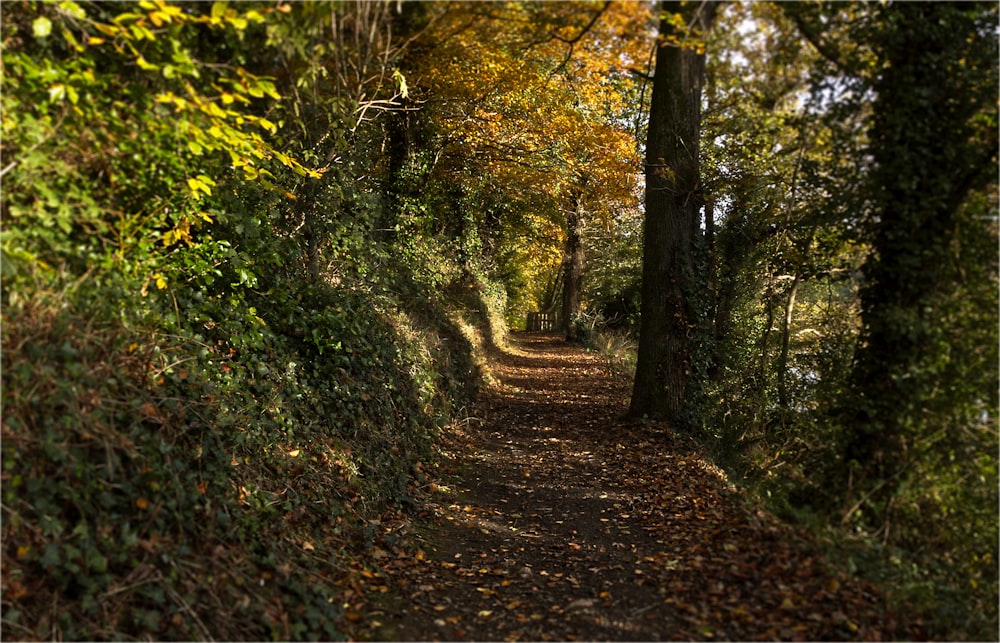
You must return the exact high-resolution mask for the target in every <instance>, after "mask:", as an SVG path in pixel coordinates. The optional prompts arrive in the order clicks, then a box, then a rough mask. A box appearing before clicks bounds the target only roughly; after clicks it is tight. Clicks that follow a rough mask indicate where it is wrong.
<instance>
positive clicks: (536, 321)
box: [527, 313, 556, 331]
mask: <svg viewBox="0 0 1000 643" xmlns="http://www.w3.org/2000/svg"><path fill="white" fill-rule="evenodd" d="M555 329H556V316H555V315H554V314H552V313H528V326H527V330H535V331H539V330H548V331H551V330H555Z"/></svg>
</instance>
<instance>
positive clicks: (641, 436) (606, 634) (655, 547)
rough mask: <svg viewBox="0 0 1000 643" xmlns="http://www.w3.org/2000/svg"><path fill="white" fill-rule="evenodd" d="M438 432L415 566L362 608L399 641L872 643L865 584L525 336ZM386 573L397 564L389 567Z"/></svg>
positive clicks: (392, 577)
mask: <svg viewBox="0 0 1000 643" xmlns="http://www.w3.org/2000/svg"><path fill="white" fill-rule="evenodd" d="M512 344H513V347H512V349H511V350H509V351H508V352H507V353H506V354H504V356H503V357H502V359H501V360H500V363H499V364H497V365H496V366H495V371H494V372H495V375H496V376H497V380H498V382H499V383H498V385H497V386H496V387H495V388H494V390H492V391H490V392H488V393H486V394H485V395H484V398H483V399H482V400H481V402H480V404H479V407H478V409H477V413H476V415H477V418H476V419H474V420H471V421H469V422H468V423H466V424H465V426H464V428H462V427H456V428H455V429H454V432H453V433H452V434H451V435H450V436H448V439H447V440H446V446H445V453H444V455H445V457H446V460H450V461H451V463H452V464H451V466H452V468H453V470H454V471H455V472H456V475H455V479H454V480H453V481H452V482H449V483H448V484H446V485H442V486H441V487H440V488H439V489H438V490H437V492H436V493H434V494H432V495H431V496H430V499H429V502H428V504H427V506H426V508H425V515H427V516H428V519H427V520H426V521H425V523H426V524H425V525H423V526H422V527H421V533H422V534H423V538H424V539H425V542H424V545H423V549H422V550H421V551H419V552H418V555H417V556H416V559H417V560H416V561H414V563H413V564H411V565H409V566H405V567H401V568H394V567H391V566H387V572H386V573H387V574H388V576H389V580H388V582H389V593H388V595H387V598H386V600H383V601H382V602H381V603H382V607H381V610H379V611H377V612H376V613H374V614H372V615H370V618H372V619H377V621H378V623H377V624H375V623H373V624H372V625H373V629H372V636H373V638H381V639H395V640H477V641H483V640H649V641H652V640H693V639H702V640H708V639H782V640H838V639H839V640H844V639H880V638H884V637H885V636H887V633H886V631H885V627H884V622H883V620H884V619H883V617H882V616H881V614H880V609H879V602H878V599H877V597H876V595H875V594H874V593H873V592H872V591H871V589H870V588H868V587H867V586H864V585H862V584H860V583H857V582H854V581H852V580H850V579H849V578H848V577H847V575H846V574H838V573H836V572H835V571H831V570H828V569H827V568H826V567H825V566H824V564H823V563H822V562H821V561H820V557H819V556H818V555H816V553H815V552H814V551H812V548H811V546H810V545H809V544H808V542H807V541H806V540H805V539H803V538H802V537H801V536H800V535H799V534H797V533H796V532H794V531H792V530H791V529H789V528H787V527H783V526H781V525H779V524H778V523H777V522H776V521H774V520H772V519H771V518H770V517H769V516H767V515H766V514H764V513H763V512H761V511H759V510H755V509H753V508H751V507H750V505H749V503H748V502H747V501H746V500H745V499H744V498H743V497H742V496H741V495H740V494H739V493H738V492H736V491H735V490H734V489H733V488H732V487H731V486H730V485H728V484H727V482H726V481H725V479H724V477H723V476H722V474H721V472H719V471H718V470H717V469H715V468H714V467H712V466H711V465H709V464H707V463H705V462H704V461H703V460H702V459H701V458H700V457H699V456H698V455H697V454H696V452H695V451H694V450H693V449H692V448H691V447H690V445H685V444H684V443H682V442H681V441H679V440H677V439H676V438H673V437H670V435H669V434H668V432H667V431H666V430H664V429H663V428H662V427H655V426H644V425H641V424H638V423H635V422H630V421H627V420H625V419H624V414H625V411H626V409H627V400H628V390H627V385H625V384H623V383H621V382H620V381H616V380H614V379H613V378H611V377H609V376H608V375H607V374H606V373H605V371H604V369H603V368H602V366H601V363H600V361H599V360H598V358H597V357H595V356H593V355H588V354H586V353H584V352H583V351H581V350H580V349H579V348H576V347H573V346H570V345H567V344H565V343H564V342H562V340H561V338H559V337H557V336H554V335H550V334H538V333H522V334H519V335H516V336H515V337H514V338H513V340H512ZM394 569H395V570H396V571H395V572H394V571H393V570H394Z"/></svg>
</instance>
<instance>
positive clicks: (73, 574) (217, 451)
mask: <svg viewBox="0 0 1000 643" xmlns="http://www.w3.org/2000/svg"><path fill="white" fill-rule="evenodd" d="M0 11H2V22H3V25H4V32H3V50H2V52H3V53H2V55H3V67H2V74H3V76H2V81H3V92H2V97H0V100H2V112H0V113H2V131H3V156H4V164H3V168H2V169H0V176H2V180H3V194H2V215H3V216H2V223H0V226H2V233H3V234H2V245H0V260H2V266H0V268H2V287H3V292H2V309H3V312H2V315H3V318H2V333H3V335H2V344H3V355H2V357H3V409H2V415H3V425H2V426H3V435H2V438H3V439H2V455H3V463H2V483H3V484H2V495H3V501H2V509H3V516H2V542H3V579H2V585H3V586H2V595H3V613H2V628H3V632H4V637H5V638H16V639H78V640H79V639H84V640H86V639H91V640H98V639H186V640H208V639H222V640H237V639H251V640H260V639H271V638H274V639H284V640H287V639H309V638H323V639H337V638H344V637H345V636H346V634H344V632H345V631H346V625H345V623H348V622H349V620H350V619H349V618H346V620H345V617H344V614H343V613H344V612H345V609H344V603H345V601H348V600H349V597H350V596H351V592H352V591H353V590H352V589H351V588H352V583H354V582H355V580H356V579H357V578H364V574H365V573H370V572H368V569H367V567H365V565H366V564H369V563H370V562H371V560H372V558H371V554H372V552H375V551H379V550H381V551H384V550H385V548H386V547H388V546H389V545H390V544H391V541H392V538H393V536H394V534H395V533H396V532H397V530H398V527H399V525H400V521H401V520H402V518H401V516H402V515H403V514H402V513H400V510H401V509H405V507H406V505H407V503H408V502H410V501H412V499H413V498H414V497H415V496H416V495H417V494H420V493H421V487H422V485H424V484H425V483H427V482H428V480H427V478H426V477H425V472H426V470H427V469H426V467H427V466H429V465H428V463H429V462H430V461H431V460H430V456H431V455H432V446H433V444H434V442H435V437H436V436H437V434H438V432H439V431H440V430H441V429H442V427H443V426H445V425H446V424H447V423H448V422H449V421H451V420H452V419H454V418H459V417H461V416H462V410H463V407H464V404H465V403H466V402H467V401H468V400H469V399H470V397H471V396H472V395H473V394H474V393H475V388H476V386H477V382H478V381H479V378H480V373H479V369H480V366H481V364H482V351H483V350H484V349H483V346H484V345H483V341H491V340H492V339H493V338H494V336H495V334H496V333H497V332H499V333H502V329H503V325H502V324H503V322H502V319H503V316H502V311H503V309H504V307H505V303H504V301H503V299H504V296H505V294H504V293H505V291H504V289H503V288H502V287H498V286H496V285H492V284H493V283H494V282H493V279H492V274H493V269H492V268H491V265H492V263H491V259H490V257H489V256H487V255H486V254H484V253H482V252H481V249H482V244H481V243H480V242H479V240H478V229H477V225H478V223H477V222H478V221H479V220H481V218H482V211H483V208H484V207H489V206H488V204H486V205H483V201H482V199H478V198H477V197H476V195H475V194H469V193H463V192H461V191H455V190H453V189H451V188H450V187H449V183H446V182H445V183H433V182H432V183H428V174H427V173H428V172H429V171H430V169H429V167H428V166H427V165H426V163H424V161H422V160H421V158H420V157H419V156H417V155H415V154H412V153H411V152H412V150H411V148H409V147H408V146H407V144H405V141H406V140H411V139H412V138H413V136H414V135H412V134H410V133H407V132H408V131H409V130H413V131H414V132H415V131H416V130H415V129H414V128H415V127H416V126H415V124H414V123H412V122H411V121H410V120H408V119H409V117H408V114H409V112H407V111H406V110H405V107H406V106H405V105H404V99H405V96H406V84H405V78H404V77H403V75H402V74H401V73H400V72H399V71H398V69H397V68H396V67H397V65H398V64H399V63H400V61H401V58H402V56H403V50H402V49H401V48H399V43H398V42H397V41H396V40H393V39H392V38H390V35H398V34H399V33H401V29H402V26H401V25H400V24H396V23H398V22H399V21H400V20H401V19H400V18H399V17H398V16H396V15H395V14H394V13H393V7H392V6H390V5H389V4H387V3H386V4H383V5H378V4H375V3H370V4H365V5H361V4H354V3H347V4H333V3H322V4H321V3H315V4H307V5H291V4H277V5H273V6H267V7H265V6H263V5H260V4H232V5H230V4H229V3H226V2H216V3H205V4H201V3H187V4H174V3H169V4H168V3H166V2H162V1H155V2H147V1H145V0H144V1H143V2H139V3H121V4H117V3H78V2H72V1H70V0H65V1H62V2H48V3H42V2H4V3H3V5H2V7H0ZM358 29H362V30H363V33H365V34H366V38H365V39H354V38H353V36H354V34H355V33H356V31H357V30H358ZM330 42H335V43H339V44H338V46H336V47H328V46H327V45H326V44H324V43H330ZM369 110H370V111H369ZM404 134H405V135H404ZM418 187H419V189H418ZM474 204H478V205H477V207H475V208H474V207H473V205H474ZM487 328H488V329H490V330H489V332H487V333H486V334H485V335H483V334H482V333H481V329H487ZM484 336H485V337H487V338H488V339H487V340H484V339H482V338H483V337H484ZM365 561H367V562H365ZM352 579H354V580H352Z"/></svg>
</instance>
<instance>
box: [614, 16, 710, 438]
mask: <svg viewBox="0 0 1000 643" xmlns="http://www.w3.org/2000/svg"><path fill="white" fill-rule="evenodd" d="M716 8H717V5H716V3H714V2H702V3H698V2H682V3H679V4H677V5H674V4H668V3H664V5H663V9H662V10H663V12H664V18H663V20H662V21H661V23H660V34H661V37H662V44H661V45H660V47H659V50H658V51H657V54H656V72H655V77H654V79H653V94H652V99H651V101H652V102H651V106H650V113H649V131H648V133H647V141H646V215H645V221H644V236H643V261H642V316H641V320H640V327H639V356H638V363H637V366H636V375H635V384H634V388H633V391H632V401H631V406H630V409H629V412H630V414H631V415H633V416H643V415H646V416H649V417H653V418H661V419H666V420H668V421H670V422H671V423H672V424H674V425H675V426H677V427H678V428H681V427H683V426H685V425H687V424H688V423H689V419H690V418H686V417H685V415H686V413H685V402H686V395H687V392H688V390H687V389H688V383H689V381H690V379H691V370H692V366H693V365H692V360H691V335H692V333H693V332H694V330H695V328H696V327H697V326H698V319H699V318H700V312H699V305H698V304H697V303H696V302H695V301H694V299H695V296H696V295H698V294H699V292H698V291H699V289H700V288H702V287H703V285H702V284H699V283H698V282H699V278H698V271H697V270H696V266H695V263H696V262H695V240H696V238H697V235H698V232H699V223H700V216H699V206H700V204H701V198H700V194H699V191H700V175H699V174H700V172H699V158H698V148H699V138H700V134H701V93H702V84H703V81H704V75H705V55H704V53H703V52H704V49H703V47H702V49H701V52H699V49H698V47H697V46H696V45H695V44H693V43H686V44H680V45H679V44H677V41H678V40H680V39H683V38H684V37H685V36H686V35H687V34H686V33H685V32H690V33H693V34H694V35H698V34H703V33H704V32H705V31H707V30H708V28H709V26H710V24H711V20H712V17H713V16H714V13H715V11H716ZM674 10H676V11H678V12H679V13H680V14H681V15H682V16H683V17H684V21H685V23H686V24H687V25H688V26H689V28H688V29H687V30H680V29H678V28H677V27H676V26H675V25H673V24H671V21H670V20H669V14H670V13H671V12H672V11H674Z"/></svg>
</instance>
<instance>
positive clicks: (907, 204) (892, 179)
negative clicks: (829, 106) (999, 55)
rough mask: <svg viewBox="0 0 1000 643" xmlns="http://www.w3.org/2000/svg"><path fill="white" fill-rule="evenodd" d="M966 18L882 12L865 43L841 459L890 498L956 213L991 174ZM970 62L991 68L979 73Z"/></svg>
mask: <svg viewBox="0 0 1000 643" xmlns="http://www.w3.org/2000/svg"><path fill="white" fill-rule="evenodd" d="M970 9H974V5H965V4H961V5H959V4H954V5H953V4H951V3H936V2H934V3H901V4H897V5H891V6H888V7H885V8H883V9H882V11H883V12H884V14H885V15H884V16H881V17H882V18H883V21H882V22H881V23H880V24H882V25H884V28H883V29H882V31H881V33H880V35H879V38H878V39H876V40H875V41H874V43H873V46H874V48H875V50H876V52H877V53H878V54H879V57H880V59H881V62H882V63H883V65H884V69H883V71H882V73H881V75H880V76H879V77H878V80H877V81H876V83H875V90H876V93H877V99H876V102H875V107H874V110H873V112H874V117H873V121H872V127H871V153H872V158H873V160H874V162H875V168H874V170H873V171H872V174H871V178H870V181H871V193H872V197H873V200H874V205H875V207H874V209H873V213H872V218H871V223H870V225H871V226H872V227H873V228H874V235H873V238H872V247H873V252H872V253H871V255H870V257H869V258H868V260H867V262H866V264H865V266H864V273H865V285H864V287H863V288H862V290H861V303H862V313H861V321H862V331H861V337H860V341H859V343H858V349H857V353H856V356H855V367H854V372H853V380H852V386H853V388H854V395H853V399H852V400H851V403H852V404H851V406H852V408H851V409H850V410H849V411H848V412H847V413H848V423H849V428H850V430H851V441H850V443H849V444H848V447H847V453H846V455H847V458H848V459H849V460H852V461H854V462H855V463H856V465H858V467H859V469H858V470H857V471H856V472H855V473H856V478H855V479H858V478H861V479H865V478H867V479H868V480H869V481H878V480H881V481H883V482H882V483H881V486H882V487H884V489H886V490H888V489H890V488H891V487H892V486H893V484H892V483H889V484H886V483H887V482H888V481H892V480H894V479H895V478H897V476H898V475H899V474H900V473H901V472H902V470H903V469H904V468H905V466H906V457H907V451H908V449H909V447H910V446H911V445H910V444H909V443H910V442H911V441H912V440H913V438H914V437H915V436H914V431H916V430H918V428H919V427H920V426H921V422H926V420H925V419H923V418H925V417H926V415H927V413H928V411H927V409H926V405H927V403H928V400H929V399H931V397H932V396H933V395H934V391H935V389H936V388H937V387H940V386H941V385H942V383H941V382H939V381H938V377H939V375H938V372H939V369H940V368H941V365H942V364H945V363H947V361H948V359H949V356H948V341H947V335H948V333H947V329H945V328H942V327H941V323H942V322H941V320H940V312H939V308H940V306H939V296H940V295H939V293H940V292H941V289H942V288H943V287H944V285H943V284H944V283H945V282H946V280H947V274H948V272H947V271H948V267H949V265H950V264H951V261H952V259H951V258H950V257H951V252H952V247H953V245H952V244H953V242H954V237H955V230H956V221H957V216H958V212H959V209H960V207H961V204H962V202H963V200H964V199H965V198H966V195H967V194H968V192H969V190H970V189H972V188H973V187H975V185H976V182H977V181H978V180H981V179H982V177H983V176H987V177H988V176H989V174H990V173H995V171H996V170H995V159H996V156H995V155H996V132H995V129H992V128H991V129H992V140H990V138H989V137H985V138H981V137H979V136H977V135H975V134H974V127H973V125H972V123H974V118H975V115H976V113H977V111H978V110H980V109H984V108H988V109H991V110H993V109H995V104H993V107H992V108H990V107H988V106H989V105H991V103H992V101H995V91H996V89H995V82H996V81H995V74H996V68H995V65H996V61H995V57H994V56H995V53H986V54H980V53H977V52H976V48H977V47H980V48H983V49H987V47H986V45H985V44H984V42H985V41H987V40H988V39H986V38H981V35H982V34H981V33H980V32H978V31H977V30H978V29H979V27H977V25H976V24H975V22H974V21H973V20H972V19H971V18H970V14H971V13H973V11H971V10H970ZM977 40H979V41H980V42H978V43H977V42H976V41H977ZM993 49H994V50H995V45H994V46H993ZM977 57H978V58H980V59H982V58H984V57H986V60H987V61H988V62H986V63H981V64H982V68H980V69H976V68H975V67H974V65H975V62H974V61H975V60H976V59H977ZM990 65H992V68H990ZM977 74H978V76H977ZM991 76H992V91H989V89H990V86H991V83H989V82H987V80H988V79H990V77H991ZM984 88H985V89H984ZM989 131H990V130H987V132H989ZM983 168H986V171H985V172H984V171H983ZM887 492H888V491H887Z"/></svg>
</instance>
